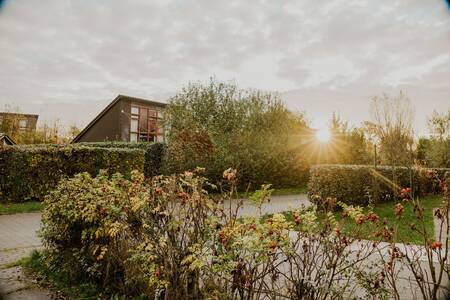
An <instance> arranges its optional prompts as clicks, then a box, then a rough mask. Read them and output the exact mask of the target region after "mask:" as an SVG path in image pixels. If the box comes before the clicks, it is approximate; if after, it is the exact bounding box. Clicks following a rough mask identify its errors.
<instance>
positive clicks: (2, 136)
mask: <svg viewBox="0 0 450 300" xmlns="http://www.w3.org/2000/svg"><path fill="white" fill-rule="evenodd" d="M3 140H7V141H8V142H9V144H10V145H15V144H16V143H15V142H14V141H13V139H12V138H10V137H9V136H8V135H7V134H6V133H2V132H0V141H3Z"/></svg>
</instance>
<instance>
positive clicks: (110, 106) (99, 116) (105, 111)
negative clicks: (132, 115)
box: [70, 94, 167, 144]
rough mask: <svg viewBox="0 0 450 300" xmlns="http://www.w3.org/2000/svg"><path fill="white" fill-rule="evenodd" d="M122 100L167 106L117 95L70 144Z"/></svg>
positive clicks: (76, 140) (161, 104) (161, 103)
mask: <svg viewBox="0 0 450 300" xmlns="http://www.w3.org/2000/svg"><path fill="white" fill-rule="evenodd" d="M121 99H130V100H135V101H142V102H147V103H149V104H153V105H159V106H163V107H165V106H166V105H167V104H166V103H163V102H156V101H152V100H147V99H143V98H137V97H131V96H126V95H121V94H119V95H117V96H116V98H114V100H113V101H112V102H111V103H109V104H108V105H107V106H106V107H105V108H104V109H103V110H102V111H101V112H100V113H99V114H98V115H97V116H96V117H95V118H94V119H93V120H92V121H91V122H89V123H88V124H87V125H86V127H84V129H83V130H81V131H80V133H79V134H78V135H77V136H76V137H75V138H74V139H73V140H72V141H71V142H70V143H71V144H72V143H76V142H78V141H79V140H80V138H81V137H82V136H83V135H84V134H85V133H86V132H87V131H88V130H89V129H90V128H91V127H92V126H93V125H94V124H95V123H96V122H97V121H98V120H99V119H100V118H101V117H103V116H104V115H105V114H106V113H107V112H108V111H109V110H110V109H111V108H112V107H113V106H114V105H115V104H116V103H117V102H119V100H121Z"/></svg>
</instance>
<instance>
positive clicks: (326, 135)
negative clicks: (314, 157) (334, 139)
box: [316, 128, 331, 143]
mask: <svg viewBox="0 0 450 300" xmlns="http://www.w3.org/2000/svg"><path fill="white" fill-rule="evenodd" d="M330 138H331V132H330V130H329V129H328V128H320V129H318V130H317V131H316V139H317V140H318V141H319V142H321V143H328V142H329V141H330Z"/></svg>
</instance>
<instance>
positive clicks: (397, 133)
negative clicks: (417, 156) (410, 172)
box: [365, 92, 414, 166]
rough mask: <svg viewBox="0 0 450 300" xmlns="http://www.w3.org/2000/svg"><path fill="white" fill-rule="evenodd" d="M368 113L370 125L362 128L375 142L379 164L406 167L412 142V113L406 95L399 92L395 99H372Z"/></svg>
mask: <svg viewBox="0 0 450 300" xmlns="http://www.w3.org/2000/svg"><path fill="white" fill-rule="evenodd" d="M370 113H371V117H372V121H369V122H366V123H365V125H366V129H367V131H368V132H369V134H371V135H373V136H374V137H375V138H376V142H377V144H378V145H379V149H380V155H381V161H382V163H384V164H388V165H393V166H398V165H408V164H409V163H410V162H411V155H412V153H411V151H412V150H411V148H412V145H413V142H414V139H413V138H414V133H413V125H412V124H413V121H414V110H413V107H412V105H411V101H410V100H409V98H408V97H407V95H406V94H405V93H404V92H400V93H399V94H398V95H397V96H389V95H387V94H383V95H381V96H375V97H373V98H372V102H371V107H370Z"/></svg>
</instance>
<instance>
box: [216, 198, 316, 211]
mask: <svg viewBox="0 0 450 300" xmlns="http://www.w3.org/2000/svg"><path fill="white" fill-rule="evenodd" d="M237 202H238V200H233V201H232V203H231V208H232V209H233V210H234V209H236V205H237ZM302 205H304V206H309V205H311V202H309V200H308V196H307V195H306V194H299V195H286V196H272V197H271V200H270V202H268V203H264V204H263V205H262V207H261V215H265V214H274V213H279V212H284V211H288V210H290V208H291V207H292V208H298V207H300V206H302ZM224 207H225V209H228V208H229V207H230V202H229V201H227V202H225V203H224ZM246 215H247V216H257V215H259V209H258V208H257V207H256V206H254V205H253V204H252V203H251V202H250V200H248V199H243V206H242V208H241V209H240V210H239V212H238V216H246Z"/></svg>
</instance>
